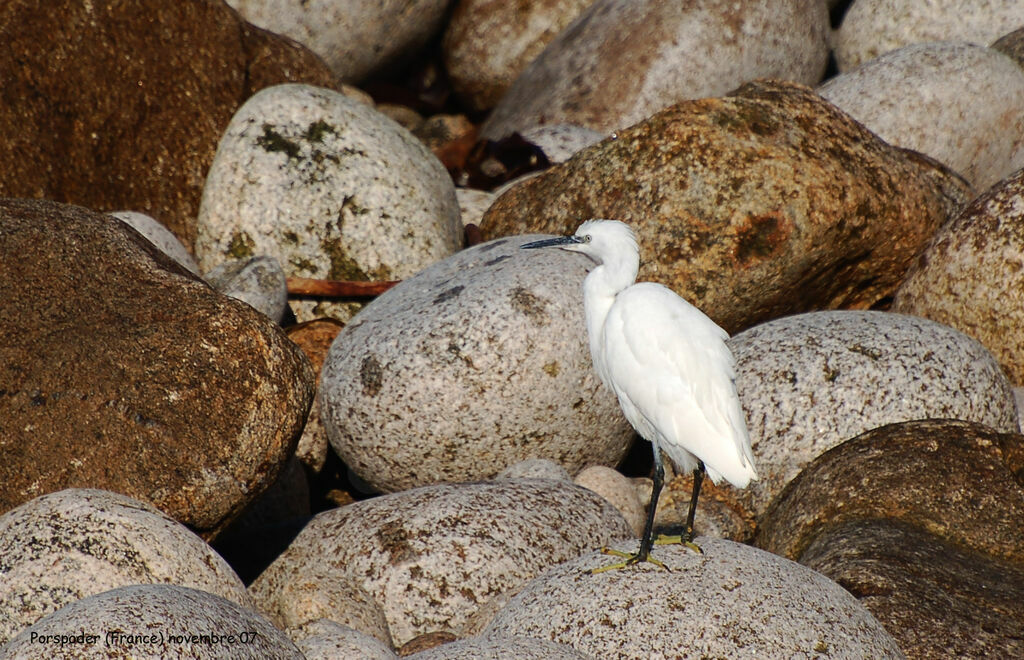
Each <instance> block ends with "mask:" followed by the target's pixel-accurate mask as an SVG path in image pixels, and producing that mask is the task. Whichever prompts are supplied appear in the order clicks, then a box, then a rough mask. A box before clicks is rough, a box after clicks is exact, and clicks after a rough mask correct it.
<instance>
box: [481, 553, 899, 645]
mask: <svg viewBox="0 0 1024 660" xmlns="http://www.w3.org/2000/svg"><path fill="white" fill-rule="evenodd" d="M697 543H698V544H699V545H700V546H701V547H702V548H703V550H704V554H703V555H698V554H696V553H694V552H692V551H689V550H687V549H686V548H684V547H683V546H680V545H675V546H671V545H666V546H658V547H656V548H655V556H656V557H658V558H659V559H661V560H662V561H664V562H665V564H666V565H667V566H669V567H670V568H671V572H668V571H665V570H662V569H660V568H658V567H656V566H654V565H652V564H640V565H637V566H633V567H631V568H629V569H627V570H616V571H607V572H604V573H599V574H597V575H592V574H591V573H589V569H591V568H596V567H599V566H602V565H606V564H609V563H611V562H613V561H615V559H614V558H612V557H608V556H606V555H603V554H600V553H596V552H595V553H590V554H587V555H584V556H582V557H580V558H578V559H574V560H572V561H568V562H565V563H563V564H560V565H558V566H555V567H553V568H552V569H551V570H549V571H547V572H546V573H544V574H542V575H540V576H538V577H537V578H535V579H534V580H531V581H530V582H529V583H527V584H526V585H525V586H524V587H523V588H522V589H521V590H520V592H519V593H518V594H516V595H515V596H514V597H513V598H512V599H511V601H510V602H509V604H508V605H507V606H506V607H505V608H504V609H502V610H501V611H500V612H498V613H497V615H496V616H495V617H494V619H492V620H491V622H490V624H489V625H488V626H487V628H486V629H485V634H500V635H510V636H511V635H524V636H528V637H537V638H539V639H549V640H552V641H555V642H560V643H562V644H568V645H570V646H572V647H573V648H575V649H576V650H577V651H580V652H582V653H586V654H588V655H591V656H593V657H595V658H611V657H616V658H644V659H646V658H652V657H682V656H686V657H691V656H694V657H730V658H731V657H756V658H794V657H822V656H824V657H830V658H899V657H902V654H901V653H900V650H899V648H898V647H897V646H896V643H895V642H894V641H893V639H892V637H890V636H889V634H888V633H887V632H886V631H885V629H883V628H882V626H881V625H879V623H878V622H877V621H876V620H875V619H874V618H873V617H872V616H871V614H870V613H869V612H868V611H867V610H866V609H865V608H864V607H863V606H862V605H861V604H860V603H858V602H857V600H856V599H855V598H854V597H853V596H851V595H850V594H849V593H847V592H846V591H844V590H843V588H842V587H840V586H839V585H838V584H836V583H835V582H832V581H831V580H829V579H828V578H826V577H824V576H823V575H821V574H819V573H815V572H814V571H812V570H810V569H808V568H805V567H803V566H801V565H799V564H796V563H794V562H792V561H789V560H787V559H783V558H781V557H778V556H776V555H772V554H769V553H767V552H764V551H762V550H758V549H756V548H751V547H749V546H745V545H740V544H738V543H733V542H731V541H724V540H721V539H714V538H710V537H698V539H697ZM613 547H615V548H617V549H619V550H622V551H631V552H632V551H635V550H636V544H635V543H633V544H625V545H623V544H617V545H615V546H613Z"/></svg>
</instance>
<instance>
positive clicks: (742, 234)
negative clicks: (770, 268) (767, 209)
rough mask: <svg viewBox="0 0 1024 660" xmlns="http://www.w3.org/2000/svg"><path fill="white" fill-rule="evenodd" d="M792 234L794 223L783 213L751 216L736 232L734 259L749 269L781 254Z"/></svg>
mask: <svg viewBox="0 0 1024 660" xmlns="http://www.w3.org/2000/svg"><path fill="white" fill-rule="evenodd" d="M792 233H793V227H792V223H790V222H789V220H788V219H787V218H786V217H785V216H783V215H782V214H781V213H770V214H766V215H755V216H751V217H749V218H747V220H746V222H745V223H744V224H743V226H741V227H740V228H739V229H738V230H737V231H736V247H735V249H734V250H733V257H734V258H735V260H736V263H737V264H739V265H740V266H742V267H743V268H749V267H750V266H753V265H755V264H757V263H760V262H762V261H765V260H767V259H770V258H772V257H774V256H775V255H777V254H779V253H780V252H781V251H782V250H783V248H784V247H785V244H786V241H787V240H788V239H789V236H790V234H792Z"/></svg>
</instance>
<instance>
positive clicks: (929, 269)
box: [893, 170, 1024, 386]
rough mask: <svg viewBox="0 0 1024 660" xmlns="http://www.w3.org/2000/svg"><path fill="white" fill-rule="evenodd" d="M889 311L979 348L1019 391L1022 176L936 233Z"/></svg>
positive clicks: (1023, 368) (1023, 350)
mask: <svg viewBox="0 0 1024 660" xmlns="http://www.w3.org/2000/svg"><path fill="white" fill-rule="evenodd" d="M893 310H894V311H898V312H903V313H906V314H916V315H918V316H924V317H926V318H930V319H932V320H934V321H938V322H939V323H945V324H946V325H949V326H952V327H954V328H956V329H958V330H960V331H961V332H963V333H965V334H968V335H970V336H971V337H974V338H975V339H977V340H978V341H980V342H981V343H982V344H984V345H985V347H986V348H988V349H989V350H990V351H992V353H993V355H995V356H996V358H998V360H999V362H1000V364H1002V366H1003V368H1004V369H1005V370H1006V373H1007V375H1008V376H1009V377H1010V380H1011V381H1012V382H1013V383H1014V384H1015V385H1018V386H1019V385H1022V384H1024V334H1022V333H1021V328H1024V170H1020V171H1019V172H1017V173H1016V174H1014V175H1012V176H1010V177H1008V178H1007V179H1005V180H1003V181H1001V182H1000V183H999V184H997V185H995V186H993V187H992V188H991V189H989V190H988V191H987V192H986V193H985V194H983V195H981V196H980V197H978V198H977V199H975V200H974V201H973V202H971V204H970V205H969V206H968V207H967V208H965V209H964V210H963V211H961V213H960V215H958V216H957V217H956V218H954V219H953V221H952V222H949V223H947V224H945V225H943V226H942V228H941V229H939V231H938V232H936V234H935V237H934V238H933V239H932V241H931V243H929V245H928V247H927V248H926V249H925V250H924V252H922V254H921V256H920V257H919V258H918V260H917V263H916V264H915V265H914V266H912V267H911V269H910V271H909V272H908V273H907V277H906V279H904V281H903V284H901V285H900V288H899V289H898V290H897V291H896V298H895V300H894V301H893Z"/></svg>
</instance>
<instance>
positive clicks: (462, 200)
mask: <svg viewBox="0 0 1024 660" xmlns="http://www.w3.org/2000/svg"><path fill="white" fill-rule="evenodd" d="M455 196H456V198H458V200H459V214H460V215H461V216H462V224H463V226H465V225H479V224H480V218H482V217H483V215H484V212H485V211H487V207H489V206H490V205H491V202H493V201H494V200H495V198H497V195H495V194H494V193H493V192H489V191H486V190H474V189H472V188H456V189H455Z"/></svg>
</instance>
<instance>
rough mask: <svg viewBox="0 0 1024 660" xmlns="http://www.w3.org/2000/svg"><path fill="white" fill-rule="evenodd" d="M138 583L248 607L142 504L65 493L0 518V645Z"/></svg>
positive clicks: (240, 590) (216, 559)
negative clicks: (76, 605) (69, 608)
mask: <svg viewBox="0 0 1024 660" xmlns="http://www.w3.org/2000/svg"><path fill="white" fill-rule="evenodd" d="M143 583H173V584H179V585H184V586H189V587H195V588H196V589H202V590H204V591H208V592H211V593H214V594H217V595H219V596H223V597H224V598H227V599H229V600H232V601H234V602H236V603H238V604H240V605H242V606H245V607H251V606H252V604H253V603H252V600H251V599H250V598H249V595H248V593H247V592H246V590H245V585H243V584H242V581H241V580H239V579H238V576H237V575H235V572H234V571H233V570H231V567H230V566H228V565H227V563H226V562H225V561H224V560H223V559H221V557H220V555H218V554H217V553H216V552H214V551H213V549H212V548H210V546H208V545H207V544H206V543H205V542H204V541H203V540H202V539H200V538H199V537H198V536H196V535H195V534H194V533H192V532H191V531H190V530H188V529H187V528H186V527H185V526H184V525H181V524H180V523H178V522H176V521H175V520H173V519H171V518H170V517H168V516H167V515H165V514H164V513H162V512H161V511H159V510H158V509H156V508H155V507H153V506H152V505H150V504H147V503H145V502H140V501H139V500H135V499H132V498H130V497H126V496H124V495H119V494H117V493H111V492H108V491H103V490H93V489H78V488H72V489H68V490H62V491H59V492H56V493H51V494H49V495H43V496H41V497H37V498H36V499H34V500H31V501H30V502H27V503H25V504H22V505H21V506H19V507H17V508H14V509H11V510H10V511H8V512H7V513H5V514H3V516H0V643H3V642H5V641H7V640H8V639H9V638H11V637H12V636H14V635H16V634H18V632H19V631H21V630H22V629H24V628H26V627H27V626H29V625H31V624H32V623H33V622H35V621H36V620H38V619H40V618H41V617H43V616H45V615H47V614H50V613H51V612H54V611H56V610H58V609H60V608H62V607H64V606H65V605H67V604H69V603H73V602H75V601H77V600H79V599H82V598H85V597H86V596H91V595H93V594H98V593H100V592H103V591H107V590H109V589H113V588H115V587H121V586H125V585H130V584H143ZM95 629H98V628H94V629H90V628H87V629H86V630H95ZM102 629H103V630H107V629H109V627H107V626H104V627H103V628H102Z"/></svg>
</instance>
